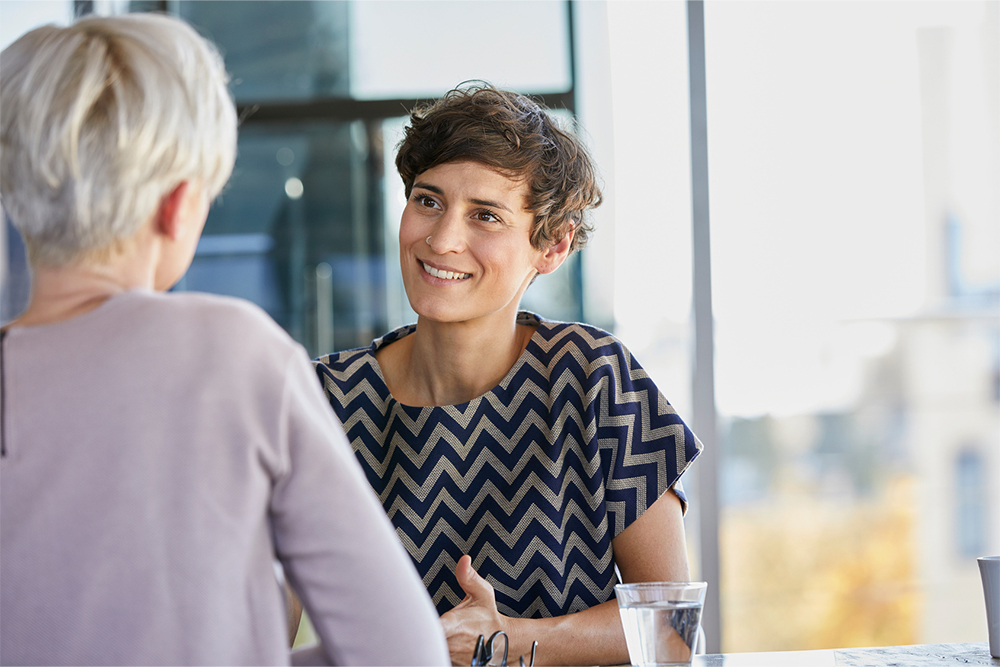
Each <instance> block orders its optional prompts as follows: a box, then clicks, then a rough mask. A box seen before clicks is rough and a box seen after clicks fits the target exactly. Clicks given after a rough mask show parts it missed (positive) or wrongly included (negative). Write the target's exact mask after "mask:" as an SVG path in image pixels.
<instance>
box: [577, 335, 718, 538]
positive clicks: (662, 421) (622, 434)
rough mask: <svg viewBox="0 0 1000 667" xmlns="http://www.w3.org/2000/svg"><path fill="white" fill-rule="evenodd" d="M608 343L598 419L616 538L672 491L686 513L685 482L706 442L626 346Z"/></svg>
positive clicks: (604, 350)
mask: <svg viewBox="0 0 1000 667" xmlns="http://www.w3.org/2000/svg"><path fill="white" fill-rule="evenodd" d="M609 339H610V340H611V341H613V342H611V343H609V344H608V345H606V346H605V347H604V348H603V350H602V352H603V355H604V356H603V357H602V361H603V363H602V364H601V365H600V366H599V367H598V369H599V370H598V371H597V372H598V373H599V376H600V377H599V378H598V381H599V382H600V383H601V384H602V386H601V390H600V391H601V396H600V401H599V405H598V406H597V415H596V419H597V437H598V445H599V447H600V449H601V452H602V463H603V464H604V465H605V473H606V477H605V500H606V505H607V508H608V519H609V524H610V526H612V528H613V530H614V535H615V536H617V535H618V534H619V533H621V531H623V530H624V529H625V528H627V527H628V526H629V525H631V523H632V522H633V521H635V520H636V519H637V518H639V516H641V515H642V513H643V512H645V511H646V508H647V507H649V506H650V505H652V504H653V503H654V502H655V501H656V500H657V498H659V497H660V496H661V495H662V494H663V493H664V492H665V491H666V490H667V489H673V490H674V493H675V494H677V497H678V498H679V499H680V500H681V504H682V507H684V509H685V510H686V508H687V498H686V496H685V495H684V491H683V488H682V487H681V485H680V478H681V475H682V474H683V473H684V471H685V470H687V468H688V467H689V466H690V465H691V463H692V462H693V461H694V459H695V458H696V457H697V456H698V455H699V454H700V453H701V450H702V444H701V442H699V441H698V439H697V438H696V437H695V435H694V433H692V432H691V430H690V429H689V428H688V427H687V425H686V424H685V423H684V421H683V420H682V419H681V418H680V416H679V415H678V414H677V412H676V411H675V410H674V408H673V406H671V405H670V403H669V402H668V401H667V399H666V398H665V397H664V396H663V394H661V393H660V391H659V389H658V388H657V387H656V385H655V384H654V383H653V381H652V379H651V378H650V377H649V375H648V374H647V373H646V371H645V370H644V369H643V368H642V366H640V365H639V363H638V362H637V361H636V360H635V358H634V357H633V356H632V354H631V353H630V352H629V351H628V350H627V349H626V348H625V346H623V345H622V344H621V343H620V342H619V341H617V340H615V339H614V338H612V337H610V336H609Z"/></svg>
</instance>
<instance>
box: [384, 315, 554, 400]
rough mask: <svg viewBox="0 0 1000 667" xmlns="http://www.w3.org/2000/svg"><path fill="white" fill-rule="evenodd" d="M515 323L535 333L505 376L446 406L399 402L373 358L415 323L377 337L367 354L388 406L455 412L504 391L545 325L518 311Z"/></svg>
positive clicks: (402, 335)
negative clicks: (488, 386) (477, 392)
mask: <svg viewBox="0 0 1000 667" xmlns="http://www.w3.org/2000/svg"><path fill="white" fill-rule="evenodd" d="M515 322H516V323H517V324H531V325H534V326H535V331H534V332H533V333H532V334H531V337H530V338H529V339H528V344H527V345H525V346H524V350H522V351H521V354H520V355H519V356H518V357H517V361H515V362H514V365H513V366H511V367H510V369H509V370H508V371H507V373H506V374H504V376H503V378H502V379H501V380H500V382H498V383H497V384H495V385H494V386H493V387H491V388H490V389H488V390H487V391H485V392H483V393H482V394H480V395H479V396H475V397H473V398H470V399H469V400H468V401H465V402H464V403H450V404H447V405H408V404H406V403H403V402H401V401H399V400H398V399H397V398H396V397H395V396H393V395H392V392H391V391H389V385H388V384H387V383H386V381H385V377H384V376H383V375H382V367H381V366H380V365H379V363H378V359H376V358H375V352H376V351H377V350H379V349H380V348H382V347H384V346H386V345H390V344H392V343H395V342H396V341H398V340H400V339H402V338H405V337H406V336H409V335H411V334H412V333H414V332H415V331H416V330H417V325H416V323H414V324H406V325H404V326H401V327H399V328H398V329H393V330H392V331H390V332H389V333H387V334H385V335H383V336H379V337H378V338H376V339H375V340H373V341H372V344H371V345H369V346H368V349H367V353H368V355H369V356H370V357H371V359H370V363H371V365H372V366H373V367H374V369H375V373H376V375H378V379H379V381H380V382H381V383H382V386H383V387H384V388H385V393H386V396H388V397H389V402H390V404H395V405H398V406H400V407H401V408H403V409H405V410H412V411H418V410H425V409H428V408H430V409H438V408H440V409H448V408H453V409H456V410H461V409H467V408H468V407H469V406H471V405H474V404H478V403H479V402H480V401H482V400H483V399H484V398H485V397H487V396H489V395H490V394H492V393H494V392H496V391H497V390H498V389H505V388H506V387H507V386H509V385H510V382H511V380H512V379H513V378H514V376H515V375H517V372H518V370H520V368H521V366H523V365H524V363H525V360H526V358H527V355H528V354H529V350H530V349H531V347H532V346H537V345H538V341H536V340H535V338H536V336H539V335H540V334H539V332H540V331H541V328H542V326H543V325H544V324H545V323H546V320H545V319H543V318H542V317H540V316H539V315H537V314H535V313H532V312H531V311H528V310H519V311H518V312H517V318H516V320H515Z"/></svg>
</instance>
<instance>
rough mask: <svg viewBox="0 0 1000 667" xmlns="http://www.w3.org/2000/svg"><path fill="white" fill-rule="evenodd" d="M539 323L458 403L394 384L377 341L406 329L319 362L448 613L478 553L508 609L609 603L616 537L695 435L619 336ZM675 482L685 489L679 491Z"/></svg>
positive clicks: (365, 462)
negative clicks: (416, 403) (402, 390)
mask: <svg viewBox="0 0 1000 667" xmlns="http://www.w3.org/2000/svg"><path fill="white" fill-rule="evenodd" d="M518 322H519V323H521V324H531V325H535V326H537V330H536V332H535V334H534V335H533V336H532V338H531V340H530V342H529V343H528V346H527V348H526V349H525V351H524V353H523V354H522V355H521V357H520V359H519V360H518V361H517V363H515V365H514V367H513V368H511V370H510V372H509V373H508V374H507V376H506V377H505V378H504V379H503V381H501V383H500V384H499V385H498V386H497V387H495V388H494V389H492V390H491V391H489V392H488V393H486V394H484V395H483V396H480V397H478V398H475V399H473V400H472V401H469V402H468V403H463V404H460V405H449V406H435V407H413V406H407V405H402V404H400V403H399V402H397V401H396V400H395V399H394V398H393V397H392V396H391V395H390V393H389V390H388V388H387V387H386V384H385V382H384V380H383V378H382V374H381V371H380V369H379V366H378V363H377V362H376V360H375V351H376V350H378V349H379V348H380V347H382V346H383V345H388V344H390V343H392V342H393V341H396V340H399V339H400V338H402V337H403V336H406V335H409V334H410V333H412V332H413V331H415V329H416V327H415V325H410V326H407V327H403V328H400V329H397V330H395V331H393V332H390V333H388V334H386V335H385V336H383V337H382V338H379V339H377V340H375V341H374V342H373V343H372V345H371V346H370V347H367V348H359V349H355V350H348V351H346V352H340V353H337V354H333V355H329V356H327V357H322V358H320V359H318V360H317V361H315V362H314V363H315V365H316V371H317V374H318V375H319V377H320V380H321V381H322V383H323V387H324V389H325V391H326V393H327V396H328V398H329V399H330V403H331V405H333V408H334V410H335V411H336V413H337V415H338V416H339V417H340V420H341V421H342V422H343V424H344V429H345V430H346V431H347V437H348V439H349V440H350V441H351V444H352V446H353V447H354V450H355V452H356V453H357V456H358V460H359V461H360V462H361V465H362V467H363V468H364V470H365V473H366V474H367V475H368V480H369V481H370V482H371V485H372V487H373V488H374V489H375V491H376V492H377V493H378V495H379V497H380V498H381V500H382V504H383V506H384V507H385V511H386V512H387V513H388V515H389V518H390V519H391V520H392V522H393V524H394V525H395V526H396V532H397V534H398V535H399V538H400V539H401V540H402V542H403V544H404V545H405V546H406V549H407V550H408V551H409V552H410V555H411V556H412V557H413V561H414V563H415V564H416V566H417V570H418V571H419V573H420V576H421V577H423V581H424V584H425V585H426V586H427V590H428V591H429V592H430V595H431V598H432V599H433V600H434V603H435V605H437V608H438V612H439V613H444V612H445V611H447V610H449V609H451V608H452V607H453V606H455V605H456V604H458V603H459V602H460V601H461V600H462V598H463V597H464V593H463V591H462V589H461V587H460V586H459V585H458V582H457V580H456V579H455V573H454V571H455V565H456V563H457V562H458V559H459V557H461V556H462V555H463V554H470V555H471V556H472V559H473V566H474V567H475V568H476V570H477V571H478V572H479V574H481V575H482V576H484V577H485V578H486V579H487V580H488V581H489V582H490V583H491V584H492V585H493V587H494V588H495V590H496V600H497V607H498V609H499V610H500V612H501V613H503V614H506V615H508V616H517V617H542V616H557V615H562V614H566V613H570V612H574V611H579V610H581V609H586V608H588V607H592V606H594V605H596V604H600V603H602V602H606V601H608V600H611V599H613V598H614V585H615V584H616V583H617V576H616V574H615V567H614V559H613V554H612V549H611V540H612V538H614V537H615V536H616V535H618V533H620V532H621V531H622V530H624V529H625V528H626V527H627V526H628V525H629V524H631V523H632V522H633V521H635V519H636V518H637V517H638V516H639V515H641V514H642V513H643V512H644V511H645V510H646V508H647V507H648V506H649V505H650V504H652V503H653V502H654V501H655V500H656V499H657V498H658V497H659V496H660V494H662V493H663V492H664V491H665V490H667V489H668V488H673V489H674V492H675V493H677V494H678V496H680V498H681V501H682V502H686V501H685V499H684V496H683V492H682V491H681V490H680V485H679V484H677V482H678V480H679V478H680V476H681V474H682V473H683V472H684V470H685V469H686V468H687V467H688V466H689V465H690V464H691V462H692V461H693V460H694V458H695V457H696V456H697V455H698V453H699V452H700V451H701V443H699V442H698V440H697V439H696V438H695V436H694V435H693V434H692V433H691V431H690V430H688V428H687V426H685V424H684V422H682V421H681V419H680V418H679V417H678V416H677V413H676V412H675V411H674V409H673V408H672V407H671V406H670V404H669V403H668V402H667V401H666V399H665V398H664V397H663V396H662V395H661V394H660V392H659V391H658V390H657V388H656V386H655V385H654V384H653V382H652V380H650V378H649V376H648V375H647V374H646V372H645V371H644V370H643V369H642V367H640V366H639V364H638V363H637V362H636V361H635V359H634V358H633V357H632V355H631V354H630V353H629V351H628V350H627V349H625V347H624V346H623V345H622V344H621V343H620V342H619V341H618V340H617V339H615V338H614V337H613V336H612V335H611V334H609V333H607V332H605V331H602V330H600V329H597V328H594V327H590V326H587V325H583V324H574V323H563V322H552V321H548V320H543V319H541V318H539V317H538V316H537V315H534V314H532V313H526V312H522V313H519V315H518ZM675 484H676V487H675Z"/></svg>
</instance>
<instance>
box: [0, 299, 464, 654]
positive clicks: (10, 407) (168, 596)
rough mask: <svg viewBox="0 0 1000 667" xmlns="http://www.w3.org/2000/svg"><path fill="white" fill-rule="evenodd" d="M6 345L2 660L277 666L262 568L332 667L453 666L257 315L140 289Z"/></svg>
mask: <svg viewBox="0 0 1000 667" xmlns="http://www.w3.org/2000/svg"><path fill="white" fill-rule="evenodd" d="M2 345H3V356H2V364H3V383H2V388H0V391H2V392H3V396H2V402H3V412H4V414H3V430H2V436H3V458H2V461H0V662H2V663H4V664H40V663H42V664H63V663H72V664H80V665H84V664H134V665H139V664H163V665H180V664H213V665H235V664H253V665H263V664H282V663H286V664H287V663H288V661H289V651H288V648H287V647H288V637H287V630H286V620H285V607H284V599H283V594H282V591H281V589H280V587H279V584H278V583H277V581H276V577H275V571H274V559H275V558H277V559H278V560H280V561H281V563H282V564H283V566H284V569H285V573H286V576H287V577H288V579H289V581H290V582H291V583H292V585H293V587H294V588H295V589H296V590H297V591H298V592H299V594H300V596H301V598H302V601H303V605H304V606H305V608H306V610H307V611H308V613H309V616H310V617H311V619H312V621H313V623H314V625H315V627H316V630H317V633H318V635H319V636H320V638H321V639H322V644H323V647H324V650H325V654H326V658H327V659H328V660H330V661H332V662H334V663H336V664H348V665H364V664H378V665H391V664H406V665H421V664H435V663H436V664H448V662H449V659H448V652H447V647H446V644H445V640H444V635H443V633H442V630H441V626H440V623H439V622H438V618H437V614H436V612H435V610H434V607H433V605H432V604H431V602H430V599H429V598H428V597H427V593H426V591H425V589H424V587H423V585H422V583H421V581H420V579H419V578H418V577H417V575H416V572H415V570H414V568H413V565H412V562H411V561H410V558H409V556H408V555H407V554H406V552H405V551H404V549H403V547H402V546H401V544H400V543H399V540H398V539H397V538H396V536H395V534H394V533H393V529H392V526H391V524H390V523H389V521H388V519H387V518H386V516H385V514H384V512H383V510H382V506H381V505H380V504H379V501H378V499H377V498H376V497H375V496H374V493H373V492H372V491H371V489H370V487H369V486H368V482H367V481H366V479H365V478H364V475H363V473H362V472H361V470H360V467H359V466H358V463H357V461H356V459H355V457H354V453H353V452H352V451H351V448H350V446H349V445H348V443H347V440H346V439H345V437H344V435H343V431H342V429H341V427H340V424H339V423H338V422H337V421H336V418H335V417H334V414H333V412H332V411H331V409H330V406H329V405H328V404H327V403H326V401H325V399H324V398H323V394H322V391H321V390H320V387H319V384H318V383H317V382H316V376H315V375H314V373H313V371H312V367H311V366H310V364H309V360H308V358H307V357H306V354H305V351H304V350H303V349H302V348H301V347H300V346H299V345H298V344H296V343H295V342H294V341H292V340H291V339H290V338H289V337H288V336H287V335H286V334H285V333H284V332H283V331H282V330H281V329H280V328H279V327H278V326H277V325H275V324H274V323H273V322H272V321H271V320H270V319H269V318H268V317H267V316H266V315H265V314H264V313H263V312H262V311H260V310H259V309H257V308H256V307H255V306H252V305H250V304H248V303H245V302H242V301H238V300H234V299H228V298H222V297H214V296H208V295H197V294H157V293H153V292H148V291H142V290H138V291H132V292H126V293H124V294H121V295H119V296H116V297H114V298H112V299H110V300H109V301H107V302H105V303H104V304H103V305H102V306H100V307H99V308H97V309H96V310H93V311H91V312H89V313H86V314H84V315H81V316H79V317H76V318H73V319H71V320H67V321H64V322H60V323H56V324H50V325H42V326H33V327H17V326H14V327H11V328H10V329H9V330H8V332H7V334H6V336H5V337H4V339H3V341H2Z"/></svg>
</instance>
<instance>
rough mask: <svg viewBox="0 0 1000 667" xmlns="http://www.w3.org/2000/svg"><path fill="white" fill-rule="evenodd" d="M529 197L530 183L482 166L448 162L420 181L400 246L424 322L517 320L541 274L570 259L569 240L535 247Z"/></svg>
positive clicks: (404, 220) (409, 292) (409, 203)
mask: <svg viewBox="0 0 1000 667" xmlns="http://www.w3.org/2000/svg"><path fill="white" fill-rule="evenodd" d="M527 194H528V184H527V182H525V181H519V180H515V179H511V178H508V177H507V176H504V175H502V174H499V173H497V172H496V171H494V170H493V169H490V168H489V167H486V166H484V165H482V164H479V163H477V162H465V161H463V162H447V163H445V164H442V165H438V166H436V167H433V168H431V169H428V170H427V171H425V172H423V173H422V174H419V175H418V176H417V177H416V178H415V179H414V183H413V188H412V190H411V192H410V198H409V201H407V203H406V208H405V209H404V210H403V217H402V221H401V223H400V228H399V246H400V262H401V265H402V271H403V284H404V285H405V287H406V295H407V297H409V300H410V306H411V307H412V308H413V310H414V311H416V312H417V314H418V315H420V316H421V317H425V318H429V319H431V320H435V321H439V322H464V321H470V320H475V319H477V318H492V317H500V318H502V320H506V319H508V318H509V320H510V322H513V321H514V317H515V315H516V312H517V307H518V304H519V303H520V301H521V295H523V294H524V290H526V289H527V288H528V285H529V284H530V283H531V279H532V278H534V276H535V274H536V273H550V272H552V271H554V270H555V269H556V268H557V267H558V266H559V265H560V264H561V263H562V262H563V260H565V259H566V256H567V255H568V254H569V239H564V240H563V241H562V242H560V243H558V244H556V245H555V246H553V247H551V248H549V249H547V250H536V249H535V248H533V247H532V246H531V242H530V240H529V239H530V234H531V226H532V222H533V221H534V215H533V214H532V213H531V211H528V210H525V208H524V207H525V203H526V201H527V199H526V197H527ZM567 236H568V237H570V239H571V235H567Z"/></svg>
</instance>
